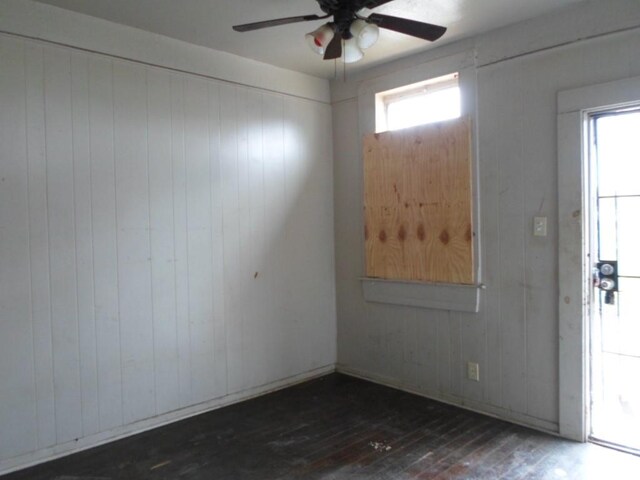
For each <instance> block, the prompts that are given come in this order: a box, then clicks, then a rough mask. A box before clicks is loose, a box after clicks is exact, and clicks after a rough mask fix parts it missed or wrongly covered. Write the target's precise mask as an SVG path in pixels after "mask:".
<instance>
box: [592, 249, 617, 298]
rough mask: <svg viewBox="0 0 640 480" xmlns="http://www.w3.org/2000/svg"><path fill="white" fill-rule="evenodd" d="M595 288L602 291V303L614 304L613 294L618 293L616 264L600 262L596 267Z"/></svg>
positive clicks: (608, 261) (612, 261)
mask: <svg viewBox="0 0 640 480" xmlns="http://www.w3.org/2000/svg"><path fill="white" fill-rule="evenodd" d="M596 287H598V288H599V289H600V290H602V291H604V292H605V293H604V303H606V304H607V305H614V304H615V296H614V294H615V292H617V291H618V262H617V261H615V260H600V261H599V262H598V263H597V265H596Z"/></svg>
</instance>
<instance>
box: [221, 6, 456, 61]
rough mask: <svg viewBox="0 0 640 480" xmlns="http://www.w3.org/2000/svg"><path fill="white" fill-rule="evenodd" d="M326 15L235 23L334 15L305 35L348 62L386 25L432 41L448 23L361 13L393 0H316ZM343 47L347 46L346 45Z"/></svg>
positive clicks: (249, 26)
mask: <svg viewBox="0 0 640 480" xmlns="http://www.w3.org/2000/svg"><path fill="white" fill-rule="evenodd" d="M316 1H317V2H318V4H319V6H320V9H321V10H322V11H323V12H324V13H325V15H301V16H297V17H286V18H277V19H274V20H265V21H262V22H254V23H245V24H243V25H235V26H234V27H233V29H234V30H235V31H237V32H248V31H251V30H258V29H261V28H267V27H275V26H279V25H287V24H289V23H298V22H309V21H313V20H322V19H325V18H329V17H333V21H330V22H328V23H326V24H324V25H322V26H321V27H320V28H318V29H316V30H314V31H313V32H310V33H308V34H307V35H306V36H305V37H306V39H307V42H308V43H309V46H310V47H311V49H312V50H313V51H315V52H316V53H317V54H319V55H322V56H323V58H324V59H325V60H333V59H336V58H340V57H343V61H344V62H345V63H352V62H357V61H358V60H360V59H361V58H362V57H363V55H364V54H363V52H362V50H364V49H366V48H369V47H370V46H372V45H373V44H374V43H375V42H376V40H377V39H378V28H386V29H387V30H393V31H395V32H399V33H404V34H405V35H411V36H413V37H417V38H422V39H423V40H429V41H431V42H433V41H434V40H437V39H439V38H440V37H441V36H442V35H444V33H445V32H446V31H447V29H446V28H445V27H441V26H439V25H432V24H430V23H424V22H418V21H416V20H409V19H407V18H399V17H392V16H391V15H383V14H381V13H372V14H370V15H369V16H368V17H363V16H361V15H359V13H358V12H359V11H360V10H362V9H363V8H368V9H374V8H376V7H379V6H380V5H383V4H385V3H389V2H391V1H393V0H316ZM343 47H344V48H343Z"/></svg>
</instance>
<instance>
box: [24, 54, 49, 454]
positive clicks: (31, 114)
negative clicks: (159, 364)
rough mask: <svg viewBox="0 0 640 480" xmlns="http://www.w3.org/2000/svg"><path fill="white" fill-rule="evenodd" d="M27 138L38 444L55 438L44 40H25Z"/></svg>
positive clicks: (42, 444)
mask: <svg viewBox="0 0 640 480" xmlns="http://www.w3.org/2000/svg"><path fill="white" fill-rule="evenodd" d="M25 66H26V74H27V75H26V86H25V88H26V108H27V138H28V139H29V144H28V145H29V148H28V153H29V159H28V162H29V247H30V259H29V260H30V263H31V305H32V307H31V311H32V313H31V315H32V318H33V348H34V364H35V383H36V395H37V399H36V402H37V407H36V408H37V411H36V415H37V417H38V446H39V447H48V446H50V445H53V444H55V443H56V426H55V398H54V389H53V351H52V350H53V349H52V342H51V338H52V337H51V336H52V333H51V291H50V288H49V285H50V281H51V280H50V275H49V228H48V217H47V165H46V159H45V145H46V136H45V122H44V54H43V48H42V46H40V45H33V44H27V45H25Z"/></svg>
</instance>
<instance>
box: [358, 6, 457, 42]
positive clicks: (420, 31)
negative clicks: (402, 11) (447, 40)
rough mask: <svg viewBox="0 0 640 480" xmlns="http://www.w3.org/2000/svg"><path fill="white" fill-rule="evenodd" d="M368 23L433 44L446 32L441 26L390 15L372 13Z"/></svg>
mask: <svg viewBox="0 0 640 480" xmlns="http://www.w3.org/2000/svg"><path fill="white" fill-rule="evenodd" d="M367 22H371V23H375V24H376V25H378V26H379V27H380V28H386V29H387V30H393V31H394V32H400V33H404V34H405V35H411V36H412V37H418V38H422V39H423V40H429V41H431V42H433V41H434V40H437V39H439V38H440V37H441V36H442V35H444V32H446V31H447V29H446V28H445V27H441V26H439V25H431V24H430V23H423V22H416V21H415V20H409V19H407V18H399V17H392V16H390V15H382V14H380V13H372V14H371V15H369V17H368V18H367Z"/></svg>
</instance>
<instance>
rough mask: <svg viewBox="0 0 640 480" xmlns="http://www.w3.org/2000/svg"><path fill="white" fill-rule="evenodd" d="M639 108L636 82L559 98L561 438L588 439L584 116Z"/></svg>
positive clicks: (586, 119) (586, 118)
mask: <svg viewBox="0 0 640 480" xmlns="http://www.w3.org/2000/svg"><path fill="white" fill-rule="evenodd" d="M639 102H640V77H634V78H627V79H623V80H617V81H613V82H608V83H603V84H597V85H590V86H586V87H580V88H576V89H571V90H564V91H561V92H559V93H558V98H557V107H558V110H557V111H558V118H557V122H558V285H559V295H558V319H559V348H560V349H559V372H558V373H559V418H558V431H559V433H560V435H561V436H563V437H565V438H569V439H572V440H576V441H579V442H586V441H587V439H588V436H589V431H590V428H589V325H590V323H589V315H590V305H591V291H592V287H591V281H592V280H591V268H592V263H593V262H592V261H591V260H590V253H591V252H590V244H591V241H590V237H589V235H590V234H589V231H590V225H589V218H590V188H589V186H590V182H591V179H590V172H589V171H588V169H587V168H586V167H587V161H588V158H587V157H586V155H588V145H587V142H588V140H589V136H588V128H589V115H590V114H592V113H594V112H598V111H602V110H609V109H615V108H619V107H626V106H630V105H634V104H636V105H637V104H638V103H639Z"/></svg>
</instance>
